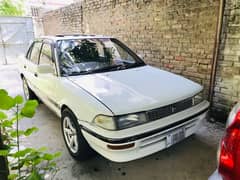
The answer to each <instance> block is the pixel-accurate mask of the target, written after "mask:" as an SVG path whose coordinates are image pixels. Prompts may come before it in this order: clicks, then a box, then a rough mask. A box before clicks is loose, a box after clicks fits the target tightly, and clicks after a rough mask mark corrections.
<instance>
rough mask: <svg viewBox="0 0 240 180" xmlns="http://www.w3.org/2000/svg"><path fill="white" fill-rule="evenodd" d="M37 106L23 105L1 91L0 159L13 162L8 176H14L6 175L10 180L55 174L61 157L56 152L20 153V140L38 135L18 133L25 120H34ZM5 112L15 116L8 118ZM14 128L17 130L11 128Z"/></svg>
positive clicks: (31, 150) (34, 129)
mask: <svg viewBox="0 0 240 180" xmlns="http://www.w3.org/2000/svg"><path fill="white" fill-rule="evenodd" d="M37 106H38V102H37V101H36V100H29V101H26V102H24V101H23V98H22V97H21V96H19V95H18V96H16V97H14V98H13V97H11V96H9V95H8V93H7V92H6V91H5V90H2V89H0V135H1V137H2V140H3V143H4V148H0V156H7V157H11V159H13V160H11V161H10V163H9V167H10V169H11V172H13V173H12V174H10V175H9V177H8V178H9V180H20V179H26V180H33V179H34V180H43V179H44V175H45V174H47V173H50V174H54V173H56V172H57V167H56V163H55V161H54V160H55V159H56V158H57V157H59V156H60V153H59V152H57V153H54V154H50V153H47V152H46V150H47V148H45V147H43V148H40V149H34V148H25V149H21V150H20V149H19V138H20V137H27V136H30V135H31V134H32V133H34V132H37V131H38V128H37V127H31V128H28V129H25V130H19V129H18V122H19V120H20V119H22V118H24V117H27V118H31V117H33V116H34V114H35V110H36V108H37ZM1 110H3V111H1ZM6 110H11V111H14V112H15V113H14V115H12V117H11V118H9V117H8V115H7V114H6ZM15 125H16V127H17V128H14V127H15ZM16 147H17V151H16ZM17 172H18V173H17Z"/></svg>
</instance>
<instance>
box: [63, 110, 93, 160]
mask: <svg viewBox="0 0 240 180" xmlns="http://www.w3.org/2000/svg"><path fill="white" fill-rule="evenodd" d="M61 127H62V134H63V139H64V142H65V144H66V146H67V149H68V151H69V153H70V155H71V156H72V157H73V158H74V159H76V160H80V161H83V160H87V159H90V158H91V157H93V155H94V154H95V152H94V150H93V149H92V148H91V147H90V146H89V144H88V142H87V141H86V140H85V138H84V137H83V135H82V132H81V128H80V126H79V124H78V122H77V118H76V116H75V115H74V114H73V112H72V111H71V110H69V109H67V108H65V109H64V110H63V112H62V116H61Z"/></svg>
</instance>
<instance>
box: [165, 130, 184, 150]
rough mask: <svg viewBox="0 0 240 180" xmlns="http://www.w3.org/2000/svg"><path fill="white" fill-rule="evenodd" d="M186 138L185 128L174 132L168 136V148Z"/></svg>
mask: <svg viewBox="0 0 240 180" xmlns="http://www.w3.org/2000/svg"><path fill="white" fill-rule="evenodd" d="M184 138H185V131H184V128H181V129H178V130H175V131H173V132H172V133H170V134H169V135H168V136H167V146H168V147H169V146H171V145H173V144H176V143H178V142H179V141H181V140H183V139H184Z"/></svg>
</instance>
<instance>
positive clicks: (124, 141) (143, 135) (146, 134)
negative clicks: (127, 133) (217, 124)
mask: <svg viewBox="0 0 240 180" xmlns="http://www.w3.org/2000/svg"><path fill="white" fill-rule="evenodd" d="M207 111H208V108H206V109H204V110H202V111H200V112H199V113H197V114H194V115H192V116H190V117H188V118H185V119H182V120H181V121H178V122H175V123H173V124H169V125H167V126H165V127H162V128H158V129H155V130H153V131H149V132H145V133H142V134H138V135H135V136H131V137H126V138H122V139H111V138H107V137H104V136H102V135H99V134H97V133H95V132H93V131H91V130H90V129H88V128H86V127H83V126H82V127H81V128H82V129H83V130H84V131H86V132H88V133H89V134H91V135H92V136H94V137H96V138H98V139H100V140H102V141H104V142H106V143H111V144H122V143H128V142H132V141H136V140H138V139H142V138H145V137H148V136H151V135H154V134H157V133H159V132H161V131H164V130H167V129H170V128H172V127H175V126H178V125H180V124H183V123H185V122H187V121H189V120H192V119H193V118H195V117H197V116H200V115H201V114H203V113H205V112H207Z"/></svg>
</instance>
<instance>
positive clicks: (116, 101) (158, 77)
mask: <svg viewBox="0 0 240 180" xmlns="http://www.w3.org/2000/svg"><path fill="white" fill-rule="evenodd" d="M68 79H69V80H70V81H72V82H73V83H74V84H77V85H78V86H79V87H80V88H82V89H84V90H85V91H87V92H88V93H89V94H91V95H92V96H94V97H95V98H96V99H97V100H98V101H101V103H103V104H104V105H105V106H107V107H108V108H109V109H110V110H111V111H112V112H113V113H114V114H115V115H120V114H127V113H132V112H140V111H146V110H150V109H154V108H158V107H162V106H165V105H168V104H172V103H175V102H177V101H180V100H183V99H186V98H188V97H191V96H193V95H195V94H197V93H198V92H200V91H201V90H202V86H200V85H199V84H197V83H195V82H193V81H190V80H188V79H186V78H183V77H182V76H179V75H176V74H173V73H170V72H167V71H164V70H160V69H158V68H154V67H152V66H148V65H146V66H141V67H137V68H131V69H125V70H119V71H111V72H104V73H96V74H88V75H79V76H69V77H68Z"/></svg>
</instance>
